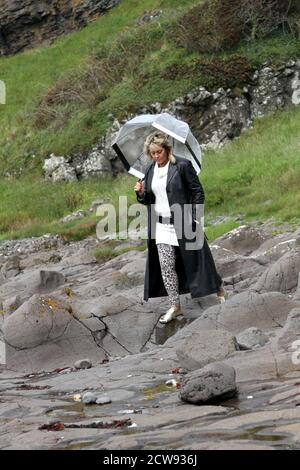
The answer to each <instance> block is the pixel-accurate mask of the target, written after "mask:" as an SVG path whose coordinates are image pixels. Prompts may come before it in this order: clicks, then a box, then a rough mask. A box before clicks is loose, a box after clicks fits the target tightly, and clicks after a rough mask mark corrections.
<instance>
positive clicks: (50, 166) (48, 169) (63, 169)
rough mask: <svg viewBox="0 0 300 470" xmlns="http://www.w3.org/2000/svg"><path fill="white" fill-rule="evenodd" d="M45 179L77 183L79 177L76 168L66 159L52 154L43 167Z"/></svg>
mask: <svg viewBox="0 0 300 470" xmlns="http://www.w3.org/2000/svg"><path fill="white" fill-rule="evenodd" d="M43 170H44V172H45V178H46V179H48V180H51V181H53V183H55V182H57V181H77V176H76V172H75V170H74V168H73V167H72V166H71V165H70V164H69V163H67V161H66V159H65V157H56V156H55V155H53V154H51V155H50V158H47V159H46V160H45V162H44V165H43Z"/></svg>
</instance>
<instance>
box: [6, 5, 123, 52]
mask: <svg viewBox="0 0 300 470" xmlns="http://www.w3.org/2000/svg"><path fill="white" fill-rule="evenodd" d="M119 2H120V0H79V1H76V2H75V3H72V2H71V3H70V2H69V1H62V2H59V3H58V4H57V3H56V2H39V3H38V4H37V3H36V2H35V0H26V1H21V2H20V1H18V0H9V2H6V1H4V2H2V3H1V11H0V25H1V36H0V56H1V55H10V54H16V53H17V52H20V51H23V50H25V49H30V48H32V47H36V46H38V47H40V46H41V43H45V44H51V43H52V42H53V41H54V40H55V39H56V38H57V37H59V36H61V35H63V34H66V33H70V32H72V31H76V30H77V29H80V28H82V27H83V26H85V25H86V24H87V23H89V22H90V21H94V20H95V19H96V18H97V17H99V16H101V15H103V13H105V12H106V11H108V10H110V9H111V8H112V7H114V6H115V5H117V4H118V3H119Z"/></svg>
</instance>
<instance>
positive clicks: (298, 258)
mask: <svg viewBox="0 0 300 470" xmlns="http://www.w3.org/2000/svg"><path fill="white" fill-rule="evenodd" d="M299 271H300V252H298V251H294V250H292V251H291V252H288V253H285V254H284V255H283V256H282V257H281V258H280V259H279V260H278V261H276V262H275V263H273V264H272V265H271V266H270V267H268V268H267V269H266V271H265V272H264V273H263V274H262V276H261V277H260V278H259V280H258V281H257V283H256V284H255V286H254V289H255V290H256V291H257V292H275V291H276V292H282V293H289V292H291V291H293V290H295V289H296V287H297V284H298V276H299Z"/></svg>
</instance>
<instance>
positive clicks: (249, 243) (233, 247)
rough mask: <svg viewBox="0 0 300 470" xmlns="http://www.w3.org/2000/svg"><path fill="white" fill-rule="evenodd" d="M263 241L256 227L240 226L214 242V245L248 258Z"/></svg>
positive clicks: (260, 232)
mask: <svg viewBox="0 0 300 470" xmlns="http://www.w3.org/2000/svg"><path fill="white" fill-rule="evenodd" d="M264 241H265V236H264V234H263V233H262V231H260V230H259V229H257V228H256V227H252V226H250V225H241V226H240V227H238V228H235V229H233V230H231V231H230V232H228V233H226V234H225V235H223V236H222V237H220V238H218V239H217V240H216V241H215V244H217V245H218V246H220V247H221V248H225V249H226V250H230V251H233V252H234V253H239V254H240V255H245V256H248V255H250V253H252V252H253V251H254V250H256V249H257V248H258V247H259V246H260V245H261V244H262V243H263V242H264Z"/></svg>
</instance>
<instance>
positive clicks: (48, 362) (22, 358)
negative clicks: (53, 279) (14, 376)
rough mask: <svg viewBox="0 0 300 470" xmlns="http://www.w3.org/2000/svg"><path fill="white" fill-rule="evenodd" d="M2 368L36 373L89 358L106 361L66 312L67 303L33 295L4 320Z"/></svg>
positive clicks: (85, 331)
mask: <svg viewBox="0 0 300 470" xmlns="http://www.w3.org/2000/svg"><path fill="white" fill-rule="evenodd" d="M2 329H3V334H4V339H5V342H6V364H7V367H9V368H11V369H12V370H19V371H26V372H36V371H38V370H41V369H48V370H49V369H50V370H51V369H54V368H58V367H59V368H61V367H65V366H69V365H70V364H73V363H74V360H79V359H81V358H82V357H84V356H87V355H88V356H89V357H90V359H91V360H93V361H95V362H101V361H102V360H103V359H105V358H106V354H105V352H104V351H103V349H101V348H99V347H98V346H97V345H96V343H95V341H94V339H93V336H92V334H91V332H90V331H89V330H88V329H87V328H85V327H84V326H83V325H82V324H81V323H80V322H79V321H78V320H76V319H75V318H74V317H73V315H72V314H70V312H69V306H68V303H67V302H62V301H61V300H60V299H56V298H55V297H53V296H52V297H49V296H40V295H38V294H35V295H33V296H32V297H31V298H30V299H29V300H28V301H26V302H24V303H23V304H22V305H21V307H19V308H18V309H17V310H16V311H15V312H14V313H13V314H11V315H10V316H9V317H8V318H6V319H5V321H4V323H3V326H2Z"/></svg>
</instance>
